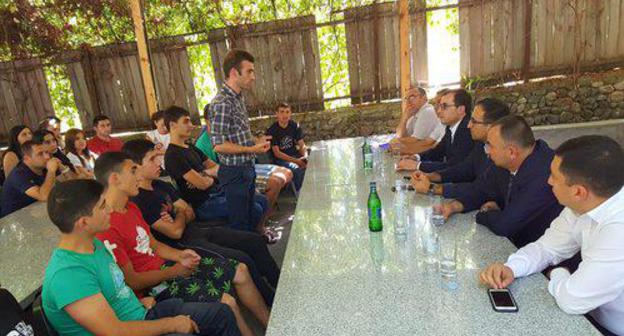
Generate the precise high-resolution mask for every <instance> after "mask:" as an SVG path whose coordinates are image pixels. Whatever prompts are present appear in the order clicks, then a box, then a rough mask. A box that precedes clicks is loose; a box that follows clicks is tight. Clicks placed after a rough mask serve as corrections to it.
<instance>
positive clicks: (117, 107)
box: [67, 38, 199, 131]
mask: <svg viewBox="0 0 624 336" xmlns="http://www.w3.org/2000/svg"><path fill="white" fill-rule="evenodd" d="M152 46H153V47H152V56H151V60H152V67H153V69H152V71H153V73H154V81H155V84H156V93H157V97H158V101H159V106H160V108H166V107H168V106H170V105H174V104H175V105H179V106H181V107H184V108H186V109H187V110H189V111H190V112H191V116H192V118H193V119H194V121H195V122H199V114H198V109H197V102H196V100H195V89H194V87H193V79H192V76H191V70H190V64H189V61H188V55H187V53H186V48H185V47H184V39H182V38H178V39H171V40H161V41H152ZM77 57H78V58H79V61H78V62H73V63H69V64H68V65H67V69H68V73H69V78H70V81H71V87H72V91H73V92H74V99H75V101H76V107H77V108H78V110H79V114H80V118H81V122H82V124H83V125H84V128H85V129H90V126H91V121H92V119H93V117H94V116H96V115H99V114H106V115H107V116H109V117H110V118H111V119H112V120H113V121H114V124H113V127H114V129H115V130H116V131H121V130H136V129H146V128H149V127H151V122H150V120H149V113H148V109H147V104H146V101H145V93H144V89H143V84H142V82H141V73H140V71H139V63H138V56H137V50H136V44H135V43H124V44H121V45H113V46H106V47H98V48H94V49H91V50H88V51H87V52H80V53H79V55H78V56H77Z"/></svg>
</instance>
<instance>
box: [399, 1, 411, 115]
mask: <svg viewBox="0 0 624 336" xmlns="http://www.w3.org/2000/svg"><path fill="white" fill-rule="evenodd" d="M409 29H410V28H409V3H408V1H407V0H399V50H400V56H399V60H400V63H401V67H400V69H401V101H402V105H403V107H405V97H406V96H407V90H409V87H410V85H411V82H410V78H411V77H410V57H409Z"/></svg>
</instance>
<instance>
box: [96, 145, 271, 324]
mask: <svg viewBox="0 0 624 336" xmlns="http://www.w3.org/2000/svg"><path fill="white" fill-rule="evenodd" d="M136 170H137V165H136V164H135V163H134V162H132V160H131V159H130V158H129V157H128V156H127V155H126V154H124V153H121V152H107V153H104V154H102V155H101V156H100V157H99V158H98V159H97V161H96V162H95V177H96V179H97V180H98V181H99V182H100V183H102V184H104V185H105V187H106V188H107V189H106V192H105V201H106V204H107V205H108V206H109V207H110V208H111V209H112V213H111V215H110V228H109V229H108V230H107V231H105V232H102V233H99V234H98V235H97V237H98V238H99V239H100V240H101V241H102V242H103V243H104V245H105V246H106V247H107V248H109V249H110V250H111V251H112V252H113V255H114V256H115V260H116V262H117V264H118V265H119V267H120V268H121V270H122V271H123V273H124V275H125V277H126V281H127V283H128V285H129V286H130V288H132V289H133V290H135V291H136V292H137V293H138V294H139V295H143V294H144V293H150V294H152V295H153V296H154V297H155V299H156V301H162V300H165V299H168V298H172V297H178V298H181V299H183V300H184V301H185V302H211V301H218V300H221V299H222V298H223V294H224V293H230V292H233V291H234V290H235V291H236V294H237V296H238V297H239V298H240V300H241V302H242V303H243V304H244V305H245V306H246V307H247V308H249V310H250V311H251V312H253V313H254V315H255V316H256V317H257V318H258V320H259V321H260V322H261V323H262V324H263V325H264V326H265V327H266V325H267V323H268V319H269V311H268V308H267V306H266V304H265V303H264V300H263V299H262V296H261V295H260V293H259V292H258V289H257V288H256V286H255V285H254V283H253V281H252V279H251V276H250V275H249V271H248V270H247V266H246V265H245V264H241V263H238V262H237V261H235V260H231V259H225V258H219V257H214V258H213V257H204V258H202V257H200V256H199V255H198V254H197V253H196V252H195V251H194V250H191V249H186V250H178V249H175V248H172V247H169V246H167V245H166V244H163V243H162V242H160V241H159V240H157V239H155V238H154V236H152V234H151V229H150V227H149V225H147V223H145V220H143V216H142V215H141V211H140V210H139V208H138V207H137V206H136V205H135V204H134V203H132V202H130V197H133V196H136V195H137V194H138V193H139V187H138V180H137V177H136ZM234 315H236V319H237V322H238V326H239V328H240V330H241V333H242V334H243V335H249V334H250V332H249V328H248V327H247V325H246V324H245V322H244V320H243V319H242V318H241V315H240V312H239V311H238V310H237V309H234Z"/></svg>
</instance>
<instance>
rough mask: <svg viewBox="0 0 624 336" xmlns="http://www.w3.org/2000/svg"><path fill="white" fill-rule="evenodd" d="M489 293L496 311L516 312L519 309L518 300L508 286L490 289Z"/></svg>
mask: <svg viewBox="0 0 624 336" xmlns="http://www.w3.org/2000/svg"><path fill="white" fill-rule="evenodd" d="M488 295H489V297H490V302H491V303H492V308H494V311H497V312H500V313H515V312H517V311H518V306H517V305H516V300H514V298H513V296H512V295H511V292H510V291H509V289H507V288H503V289H493V288H491V289H488Z"/></svg>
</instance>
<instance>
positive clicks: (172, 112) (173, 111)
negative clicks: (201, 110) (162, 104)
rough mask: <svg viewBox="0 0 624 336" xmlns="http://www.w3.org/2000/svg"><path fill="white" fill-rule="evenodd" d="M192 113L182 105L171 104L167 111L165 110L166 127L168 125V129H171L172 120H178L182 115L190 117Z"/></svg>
mask: <svg viewBox="0 0 624 336" xmlns="http://www.w3.org/2000/svg"><path fill="white" fill-rule="evenodd" d="M190 116H191V114H190V113H189V111H187V110H186V109H184V108H182V107H180V106H175V105H173V106H169V107H168V108H167V109H166V110H165V111H164V118H165V127H167V130H168V131H171V129H170V128H169V127H170V125H169V124H170V123H172V122H178V120H180V118H182V117H190Z"/></svg>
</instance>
